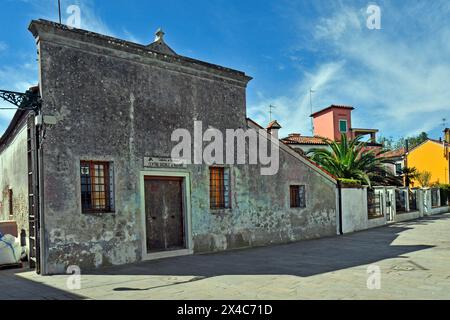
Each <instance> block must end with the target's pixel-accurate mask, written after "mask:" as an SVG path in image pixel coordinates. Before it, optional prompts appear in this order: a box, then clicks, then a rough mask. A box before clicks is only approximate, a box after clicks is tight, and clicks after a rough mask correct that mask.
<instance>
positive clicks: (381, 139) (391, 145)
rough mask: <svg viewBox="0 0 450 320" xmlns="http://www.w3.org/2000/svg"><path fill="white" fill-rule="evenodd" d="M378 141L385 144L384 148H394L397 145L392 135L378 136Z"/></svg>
mask: <svg viewBox="0 0 450 320" xmlns="http://www.w3.org/2000/svg"><path fill="white" fill-rule="evenodd" d="M378 143H381V144H382V145H383V148H384V149H386V150H394V149H395V146H396V142H395V141H394V138H392V137H389V138H386V137H383V136H380V137H379V138H378Z"/></svg>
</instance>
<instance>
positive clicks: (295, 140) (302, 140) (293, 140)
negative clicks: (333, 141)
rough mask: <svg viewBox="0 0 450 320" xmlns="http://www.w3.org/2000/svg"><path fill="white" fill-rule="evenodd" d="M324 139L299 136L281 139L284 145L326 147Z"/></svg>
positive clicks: (292, 135) (291, 135) (294, 135)
mask: <svg viewBox="0 0 450 320" xmlns="http://www.w3.org/2000/svg"><path fill="white" fill-rule="evenodd" d="M324 139H325V138H322V137H319V136H314V137H309V136H302V135H300V134H290V135H289V136H288V137H286V138H283V139H281V140H282V141H283V142H284V143H287V144H317V145H326V144H327V143H326V142H325V141H324Z"/></svg>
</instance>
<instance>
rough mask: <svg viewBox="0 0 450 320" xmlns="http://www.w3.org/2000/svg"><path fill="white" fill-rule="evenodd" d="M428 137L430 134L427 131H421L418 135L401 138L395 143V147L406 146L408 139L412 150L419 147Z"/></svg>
mask: <svg viewBox="0 0 450 320" xmlns="http://www.w3.org/2000/svg"><path fill="white" fill-rule="evenodd" d="M427 139H428V134H427V133H426V132H421V133H420V134H418V135H417V136H412V137H408V138H400V139H399V140H398V141H397V142H396V143H395V149H400V148H404V147H406V141H408V148H409V150H411V149H412V148H414V147H417V146H418V145H419V144H421V143H422V142H424V141H426V140H427Z"/></svg>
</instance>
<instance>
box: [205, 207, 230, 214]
mask: <svg viewBox="0 0 450 320" xmlns="http://www.w3.org/2000/svg"><path fill="white" fill-rule="evenodd" d="M209 211H210V213H211V214H214V215H226V214H231V213H232V212H233V209H232V208H223V209H209Z"/></svg>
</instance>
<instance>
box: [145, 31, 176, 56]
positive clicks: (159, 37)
mask: <svg viewBox="0 0 450 320" xmlns="http://www.w3.org/2000/svg"><path fill="white" fill-rule="evenodd" d="M164 35H165V33H164V31H162V29H161V28H158V30H156V32H155V40H154V41H153V42H152V43H150V44H149V45H148V46H147V48H149V49H150V50H153V51H157V52H159V53H163V54H169V55H173V56H176V55H177V54H176V53H175V51H173V50H172V48H170V47H169V46H168V45H167V44H166V43H165V42H164Z"/></svg>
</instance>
